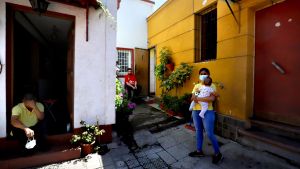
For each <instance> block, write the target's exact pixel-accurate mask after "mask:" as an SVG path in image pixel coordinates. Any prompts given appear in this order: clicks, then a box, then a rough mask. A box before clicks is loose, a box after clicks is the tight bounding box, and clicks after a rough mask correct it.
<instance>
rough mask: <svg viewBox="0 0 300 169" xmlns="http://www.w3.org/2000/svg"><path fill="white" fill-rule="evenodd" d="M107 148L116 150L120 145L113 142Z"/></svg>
mask: <svg viewBox="0 0 300 169" xmlns="http://www.w3.org/2000/svg"><path fill="white" fill-rule="evenodd" d="M107 147H108V148H109V149H116V148H118V147H119V145H118V143H117V142H112V143H110V144H107Z"/></svg>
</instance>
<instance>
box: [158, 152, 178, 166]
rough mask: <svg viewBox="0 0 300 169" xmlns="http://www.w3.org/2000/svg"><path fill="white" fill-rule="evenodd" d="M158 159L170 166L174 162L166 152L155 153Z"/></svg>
mask: <svg viewBox="0 0 300 169" xmlns="http://www.w3.org/2000/svg"><path fill="white" fill-rule="evenodd" d="M157 154H158V155H159V156H160V158H162V159H163V160H164V162H166V163H167V164H172V163H175V162H176V159H175V158H174V157H172V156H171V155H170V154H169V153H167V152H166V151H161V152H159V153H157Z"/></svg>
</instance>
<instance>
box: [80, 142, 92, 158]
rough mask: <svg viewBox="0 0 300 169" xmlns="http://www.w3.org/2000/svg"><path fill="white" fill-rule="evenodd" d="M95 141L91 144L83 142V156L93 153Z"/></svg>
mask: <svg viewBox="0 0 300 169" xmlns="http://www.w3.org/2000/svg"><path fill="white" fill-rule="evenodd" d="M94 143H95V142H93V143H91V144H81V145H80V147H81V156H82V157H84V156H86V155H88V154H91V153H93V151H94V146H93V144H94Z"/></svg>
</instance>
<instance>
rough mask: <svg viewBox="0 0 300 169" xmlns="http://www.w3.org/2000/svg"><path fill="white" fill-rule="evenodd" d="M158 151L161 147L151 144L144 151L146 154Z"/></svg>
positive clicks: (161, 149)
mask: <svg viewBox="0 0 300 169" xmlns="http://www.w3.org/2000/svg"><path fill="white" fill-rule="evenodd" d="M160 151H163V148H162V147H161V146H152V147H151V148H150V149H149V150H147V151H146V152H145V153H146V154H147V155H148V154H153V153H158V152H160Z"/></svg>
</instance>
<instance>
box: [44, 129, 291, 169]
mask: <svg viewBox="0 0 300 169" xmlns="http://www.w3.org/2000/svg"><path fill="white" fill-rule="evenodd" d="M135 139H136V141H137V143H138V145H139V146H140V149H139V150H137V151H135V152H130V151H129V149H128V148H127V147H126V146H125V145H124V144H121V143H120V141H119V140H118V139H117V138H116V137H114V139H113V142H112V143H111V144H109V145H108V147H109V148H110V152H108V153H107V154H105V155H102V156H101V155H98V154H91V155H89V156H87V157H85V158H82V159H75V160H71V161H67V162H63V163H58V164H52V165H47V166H43V167H40V169H55V168H57V169H62V168H72V169H77V168H78V169H81V168H82V169H96V168H98V169H102V168H103V169H148V168H149V169H164V168H171V169H179V168H180V169H182V168H183V169H294V168H297V167H295V166H293V165H291V164H289V163H288V162H287V161H285V160H284V159H281V158H279V157H276V156H274V155H272V154H269V153H267V152H261V151H257V150H254V149H251V148H248V147H245V146H242V145H240V144H238V143H235V142H233V141H231V140H227V139H224V138H220V137H218V140H219V142H220V145H221V151H222V153H223V155H224V157H225V158H224V160H223V161H222V163H220V164H218V165H215V164H212V163H211V155H212V154H213V150H212V146H211V145H210V143H209V141H207V139H206V138H205V140H204V145H203V148H204V150H203V151H204V153H205V154H206V156H205V157H202V158H191V157H189V156H188V153H189V152H191V151H193V150H195V145H196V144H195V133H194V132H193V131H190V130H187V129H186V128H184V125H180V126H177V127H173V128H170V129H167V130H164V131H162V132H159V133H155V134H152V133H150V132H149V131H147V130H140V131H137V132H136V133H135Z"/></svg>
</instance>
